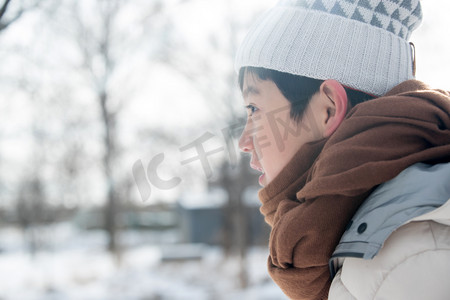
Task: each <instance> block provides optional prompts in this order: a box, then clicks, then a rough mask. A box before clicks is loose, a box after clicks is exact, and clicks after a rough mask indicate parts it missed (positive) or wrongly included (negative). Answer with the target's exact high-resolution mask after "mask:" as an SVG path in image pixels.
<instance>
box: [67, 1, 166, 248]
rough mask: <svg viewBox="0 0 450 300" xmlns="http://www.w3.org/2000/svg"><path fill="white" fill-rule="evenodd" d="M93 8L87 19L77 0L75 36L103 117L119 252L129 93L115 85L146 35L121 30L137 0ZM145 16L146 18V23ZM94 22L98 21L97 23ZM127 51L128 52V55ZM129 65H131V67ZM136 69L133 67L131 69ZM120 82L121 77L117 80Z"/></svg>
mask: <svg viewBox="0 0 450 300" xmlns="http://www.w3.org/2000/svg"><path fill="white" fill-rule="evenodd" d="M88 3H89V4H88V5H90V9H93V10H95V12H96V13H95V21H92V20H91V22H89V21H86V16H85V15H86V11H83V9H82V7H81V5H80V3H79V2H78V1H73V2H72V5H73V9H72V12H73V19H74V23H75V30H74V32H73V35H74V36H73V37H74V40H75V44H76V47H77V48H78V50H79V52H80V53H81V58H82V65H81V66H80V71H81V73H82V74H86V77H85V78H86V79H87V80H88V82H89V83H90V85H91V87H92V91H93V93H94V95H95V101H96V105H97V107H98V109H99V112H100V120H101V123H102V128H103V138H102V144H103V149H104V152H103V157H102V167H103V174H104V178H105V181H106V186H107V191H106V205H105V208H104V225H105V229H106V231H107V232H108V236H109V242H108V249H109V250H110V251H112V252H115V253H117V252H118V251H119V245H118V236H117V235H118V225H119V224H118V213H119V211H120V207H119V205H120V199H119V198H120V196H119V193H118V186H119V185H120V184H121V183H120V180H121V179H120V178H119V175H118V171H119V170H117V167H116V166H117V165H118V162H119V160H120V156H121V145H120V141H119V139H118V125H117V123H118V119H119V116H120V113H121V111H122V110H123V108H124V105H125V104H124V98H125V97H129V96H130V94H131V93H132V91H129V94H122V95H118V94H117V92H116V91H117V89H115V90H114V89H113V88H112V87H113V85H114V76H117V73H118V69H119V68H120V67H123V65H126V59H127V58H129V57H130V56H129V55H130V53H133V51H137V49H138V48H139V46H142V41H145V39H146V38H145V37H142V36H141V37H140V39H139V41H137V42H136V40H130V39H129V38H128V36H127V33H126V32H125V33H124V32H121V30H120V29H121V26H120V25H121V24H120V22H119V21H118V18H119V17H120V13H121V11H122V10H123V9H125V8H126V6H127V5H128V4H130V3H133V2H126V1H121V0H96V1H88ZM161 7H162V4H161V2H159V1H152V2H151V3H149V4H148V6H146V7H145V8H144V7H143V8H142V10H143V11H146V12H147V14H146V15H145V17H143V18H144V19H148V18H151V17H152V16H155V15H157V14H158V12H159V11H160V10H161ZM143 22H144V20H142V24H141V25H143ZM92 23H94V24H95V25H94V26H93V24H92ZM125 54H127V55H128V56H127V55H125ZM128 69H130V68H129V67H128ZM130 73H132V70H130ZM127 80H129V78H126V76H125V77H123V80H122V81H120V83H119V84H120V85H121V89H122V90H127V86H126V85H127ZM115 82H116V83H117V81H115Z"/></svg>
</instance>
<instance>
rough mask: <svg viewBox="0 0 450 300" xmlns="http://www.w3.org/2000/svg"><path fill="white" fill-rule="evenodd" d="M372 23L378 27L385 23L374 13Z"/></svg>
mask: <svg viewBox="0 0 450 300" xmlns="http://www.w3.org/2000/svg"><path fill="white" fill-rule="evenodd" d="M370 24H371V25H373V26H376V27H380V28H383V24H381V22H380V20H379V19H378V17H377V16H376V15H373V17H372V21H370Z"/></svg>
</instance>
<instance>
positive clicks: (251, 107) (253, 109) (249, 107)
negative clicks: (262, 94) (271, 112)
mask: <svg viewBox="0 0 450 300" xmlns="http://www.w3.org/2000/svg"><path fill="white" fill-rule="evenodd" d="M246 108H247V109H248V110H250V116H253V114H254V113H255V112H256V111H258V108H257V107H255V106H253V105H251V104H250V105H247V106H246Z"/></svg>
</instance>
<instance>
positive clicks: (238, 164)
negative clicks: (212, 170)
mask: <svg viewBox="0 0 450 300" xmlns="http://www.w3.org/2000/svg"><path fill="white" fill-rule="evenodd" d="M225 5H226V9H225V10H224V14H225V18H226V21H225V24H226V26H227V27H226V28H227V29H228V30H227V35H226V36H224V35H223V34H222V33H221V34H220V37H219V34H218V33H211V35H210V48H211V49H210V51H211V53H210V54H209V55H198V54H197V53H195V52H189V46H188V45H180V41H179V40H175V41H171V43H170V42H169V43H168V44H167V45H166V46H167V53H168V54H167V56H166V58H167V63H168V64H170V65H171V66H172V67H173V68H174V69H175V70H177V71H178V72H179V73H180V74H183V75H184V77H185V78H186V80H187V81H189V82H191V83H192V84H193V85H194V86H195V87H196V89H197V90H198V91H200V92H201V93H202V94H203V95H204V98H205V99H207V102H206V104H207V105H209V107H211V115H212V116H213V120H212V122H214V123H212V124H211V125H212V126H213V127H215V126H217V124H229V127H228V129H229V130H228V132H227V134H226V135H225V137H226V144H227V146H228V147H230V148H236V147H235V142H236V141H235V140H236V134H235V133H236V132H237V131H240V130H242V129H243V123H244V120H243V116H242V113H240V112H239V111H238V110H237V108H238V107H242V105H240V106H239V105H237V103H238V101H239V100H240V99H239V98H240V95H239V93H238V87H237V76H236V74H235V72H234V69H233V58H234V55H235V53H234V50H235V49H236V48H237V44H238V41H237V40H238V36H239V34H240V33H242V31H243V30H244V28H247V27H248V26H247V24H240V23H239V21H238V20H236V18H235V17H234V16H235V15H234V11H233V4H232V3H231V2H226V4H225ZM181 49H182V51H179V50H181ZM211 57H214V58H217V57H220V58H221V59H222V60H223V61H227V65H228V66H229V68H226V69H225V70H221V71H220V72H218V71H216V70H217V60H215V59H211ZM235 154H236V153H234V152H233V151H231V156H233V157H229V156H228V157H227V156H225V157H224V158H223V162H222V167H221V169H220V175H219V177H218V178H217V180H215V181H214V182H211V183H210V184H211V185H212V186H217V185H218V186H220V187H222V188H223V189H225V191H226V192H227V194H228V201H227V204H226V206H225V220H224V227H223V232H222V239H223V240H222V243H223V248H224V250H225V253H226V254H227V256H229V255H231V254H234V253H237V255H238V256H239V260H240V271H239V278H240V283H241V287H242V288H245V287H246V286H247V285H248V276H247V273H246V255H247V247H248V246H249V245H248V243H247V241H248V236H247V234H248V233H247V231H248V226H249V224H248V222H247V219H246V213H245V212H246V208H245V204H244V203H243V194H244V191H245V189H246V188H247V187H248V186H251V185H252V184H254V183H255V182H256V177H255V176H256V174H254V173H252V172H251V171H250V168H249V164H248V159H247V158H248V157H244V158H243V159H242V158H241V159H240V158H239V157H238V156H237V155H235Z"/></svg>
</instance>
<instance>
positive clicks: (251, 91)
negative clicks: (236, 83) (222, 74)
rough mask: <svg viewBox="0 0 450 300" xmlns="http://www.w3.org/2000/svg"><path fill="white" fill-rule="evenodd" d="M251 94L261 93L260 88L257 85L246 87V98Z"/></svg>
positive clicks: (244, 93)
mask: <svg viewBox="0 0 450 300" xmlns="http://www.w3.org/2000/svg"><path fill="white" fill-rule="evenodd" d="M249 94H254V95H257V94H259V90H258V89H257V88H256V87H254V86H251V85H249V86H247V87H246V88H245V89H244V91H243V92H242V95H243V97H244V98H247V97H248V95H249Z"/></svg>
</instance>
